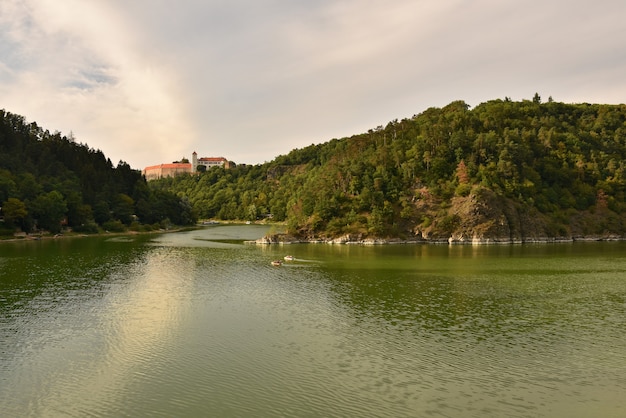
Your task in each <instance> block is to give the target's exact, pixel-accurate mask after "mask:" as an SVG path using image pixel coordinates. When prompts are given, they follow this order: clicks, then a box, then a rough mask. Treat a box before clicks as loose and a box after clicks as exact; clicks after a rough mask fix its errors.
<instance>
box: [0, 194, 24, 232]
mask: <svg viewBox="0 0 626 418" xmlns="http://www.w3.org/2000/svg"><path fill="white" fill-rule="evenodd" d="M2 213H3V214H4V222H5V223H6V224H7V225H8V226H17V225H20V224H21V222H22V221H23V220H24V218H26V215H28V211H27V210H26V205H25V204H24V202H22V201H21V200H19V199H16V198H14V197H10V198H9V199H8V200H7V201H6V202H4V204H3V205H2ZM20 226H21V225H20Z"/></svg>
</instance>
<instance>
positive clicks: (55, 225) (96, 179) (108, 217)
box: [0, 110, 196, 233]
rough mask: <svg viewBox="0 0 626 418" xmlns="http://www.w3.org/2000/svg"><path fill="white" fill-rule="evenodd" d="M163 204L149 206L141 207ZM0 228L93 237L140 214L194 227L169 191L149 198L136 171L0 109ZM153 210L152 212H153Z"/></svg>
mask: <svg viewBox="0 0 626 418" xmlns="http://www.w3.org/2000/svg"><path fill="white" fill-rule="evenodd" d="M160 198H163V199H166V200H168V201H170V203H169V206H167V207H166V208H163V207H159V208H156V207H153V206H151V205H150V203H148V204H147V205H146V204H145V203H146V202H160ZM0 207H1V212H0V214H1V215H2V218H0V219H2V220H3V221H4V222H0V224H3V225H0V226H1V228H0V229H2V231H3V233H7V232H9V231H11V232H14V231H15V230H16V229H18V230H22V231H24V232H31V231H34V230H41V229H43V230H47V231H50V232H60V231H61V229H62V228H65V227H69V228H72V229H74V230H76V231H83V232H96V231H97V230H98V226H102V225H103V224H104V223H105V222H113V223H114V225H115V226H116V227H117V225H118V224H117V223H116V222H119V223H120V224H122V225H124V226H128V225H130V224H131V222H133V220H134V219H135V217H137V216H139V215H138V214H139V213H140V212H141V215H142V216H143V217H144V218H146V219H148V220H149V221H150V223H153V222H154V220H157V221H160V220H161V219H164V218H168V217H169V218H170V219H175V220H176V221H177V224H180V225H183V224H185V225H186V224H189V223H193V222H195V219H196V218H195V215H194V214H193V213H192V212H191V208H190V207H189V205H186V204H185V203H184V202H183V201H182V199H180V198H179V197H177V196H176V195H175V194H174V193H172V192H167V191H162V192H160V194H159V196H156V195H155V194H154V193H153V192H152V191H151V190H150V188H149V187H148V185H147V184H146V181H145V179H144V178H143V177H142V175H141V173H140V172H139V171H137V170H133V169H132V168H131V167H130V166H129V165H128V164H127V163H125V162H123V161H120V162H119V163H118V165H117V166H116V167H114V166H113V164H112V163H111V161H110V160H109V159H107V158H106V157H105V156H104V154H103V153H102V151H100V150H94V149H91V148H89V147H88V146H87V145H84V144H78V143H76V142H75V138H74V137H73V136H72V135H70V137H69V138H68V137H66V136H62V135H61V134H60V133H59V132H55V133H50V132H49V131H47V130H44V129H42V128H40V127H39V126H38V125H37V124H36V123H34V122H33V123H27V122H26V120H25V119H24V117H22V116H19V115H15V114H12V113H10V112H6V111H4V110H0ZM157 209H158V210H157Z"/></svg>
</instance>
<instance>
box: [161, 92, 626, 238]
mask: <svg viewBox="0 0 626 418" xmlns="http://www.w3.org/2000/svg"><path fill="white" fill-rule="evenodd" d="M625 122H626V106H625V105H600V104H565V103H559V102H555V101H553V100H552V99H550V100H549V101H548V102H545V103H542V102H541V99H540V97H539V96H538V95H535V97H534V98H533V100H523V101H516V102H514V101H511V100H509V99H505V100H493V101H489V102H486V103H483V104H480V105H478V106H476V107H474V108H473V109H470V107H469V106H468V105H467V104H466V103H464V102H462V101H456V102H453V103H450V104H449V105H447V106H445V107H443V108H430V109H427V110H426V111H424V112H423V113H421V114H418V115H415V116H414V117H412V118H408V119H403V120H394V121H391V122H389V123H388V124H387V125H386V126H384V127H383V126H379V127H377V128H376V129H372V130H370V131H368V132H367V133H363V134H359V135H354V136H352V137H349V138H342V139H333V140H331V141H329V142H326V143H323V144H320V145H311V146H309V147H306V148H303V149H295V150H293V151H291V152H290V153H288V154H286V155H282V156H279V157H277V158H276V159H275V160H273V161H271V162H269V163H266V164H263V165H256V166H244V167H241V166H240V167H236V168H235V169H231V170H224V169H211V170H209V171H208V172H207V173H204V174H203V175H201V176H198V177H190V176H185V177H178V178H176V179H164V180H160V181H157V182H151V183H150V185H151V187H153V188H154V189H155V190H169V191H174V192H176V193H177V194H178V195H179V196H181V197H185V198H188V199H189V201H190V202H191V204H192V205H193V207H194V209H195V210H196V211H197V213H198V215H199V216H200V217H203V218H218V219H242V218H246V219H251V220H252V219H257V218H261V217H263V216H269V214H271V216H272V218H273V219H274V220H277V221H286V223H287V226H288V231H289V233H290V234H292V235H294V236H298V237H303V238H307V239H316V238H320V239H330V238H337V237H342V236H343V237H349V239H365V238H403V239H416V238H418V239H420V238H421V239H428V240H432V239H435V240H447V239H452V240H458V241H464V240H478V241H488V240H503V241H518V240H521V241H523V240H533V239H544V238H572V237H600V238H601V237H604V238H606V237H624V235H625V232H626V210H625V209H626V203H625V189H626V179H625V166H624V164H625V163H624V161H625V159H626V123H625Z"/></svg>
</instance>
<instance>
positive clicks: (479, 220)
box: [449, 188, 546, 243]
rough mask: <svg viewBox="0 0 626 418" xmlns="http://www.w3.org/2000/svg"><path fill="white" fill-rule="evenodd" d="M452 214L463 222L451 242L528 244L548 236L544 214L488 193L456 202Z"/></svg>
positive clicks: (473, 194) (459, 199) (457, 198)
mask: <svg viewBox="0 0 626 418" xmlns="http://www.w3.org/2000/svg"><path fill="white" fill-rule="evenodd" d="M449 213H450V214H451V215H452V216H454V217H455V218H456V219H458V220H459V222H458V227H456V228H455V229H454V231H452V234H451V235H450V240H451V241H470V242H474V243H481V242H485V243H488V242H524V241H528V240H531V241H533V240H538V239H542V237H545V236H546V232H545V222H544V220H543V217H542V216H541V214H539V213H538V212H537V211H536V210H534V209H530V210H529V209H528V208H524V207H521V206H519V205H516V204H515V203H514V202H513V201H511V200H509V199H507V198H505V197H502V196H497V195H496V194H495V193H493V192H492V191H491V190H488V189H482V188H481V189H477V190H476V191H475V192H473V193H471V194H470V195H469V196H467V197H456V198H454V199H453V200H452V207H451V208H450V210H449Z"/></svg>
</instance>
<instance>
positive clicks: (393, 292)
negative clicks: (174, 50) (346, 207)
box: [0, 225, 626, 417]
mask: <svg viewBox="0 0 626 418" xmlns="http://www.w3.org/2000/svg"><path fill="white" fill-rule="evenodd" d="M267 231H268V229H267V228H266V227H261V226H256V225H239V226H237V225H228V226H226V225H224V226H222V225H217V226H210V227H206V228H203V229H200V230H195V231H189V232H181V233H171V234H162V235H141V236H131V237H86V238H64V239H58V240H42V241H30V242H11V243H0V415H1V416H3V417H623V416H626V396H625V395H626V332H625V330H626V243H623V242H605V243H570V244H541V245H513V246H509V245H502V246H499V245H496V246H448V245H387V246H356V245H326V244H297V245H284V246H255V245H248V244H244V243H243V240H250V239H256V238H259V237H261V236H262V235H264V234H265V233H266V232H267ZM287 254H291V255H293V256H294V257H295V258H296V260H295V261H289V262H285V263H284V264H283V265H282V266H281V267H273V266H271V265H270V262H271V261H272V260H274V259H282V258H283V256H285V255H287Z"/></svg>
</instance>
